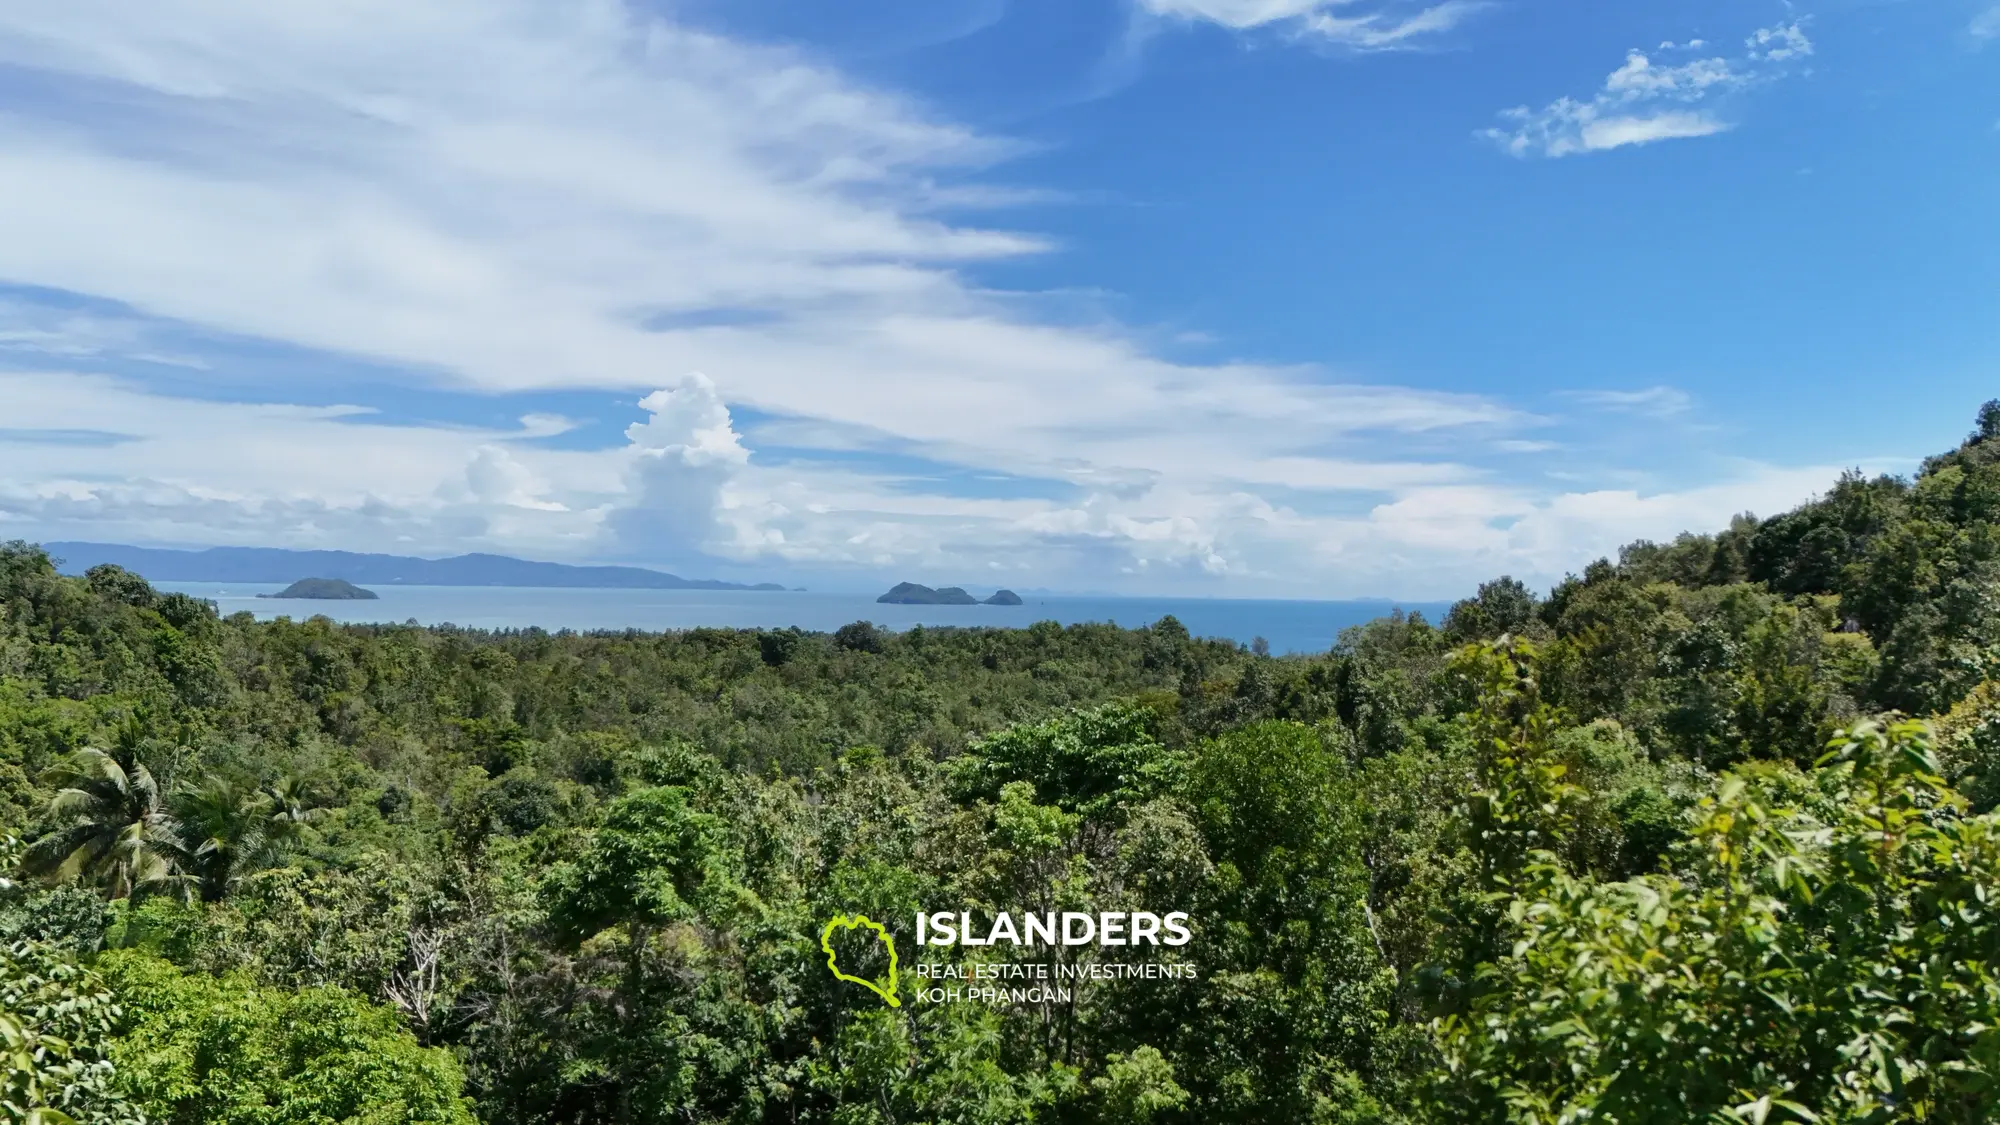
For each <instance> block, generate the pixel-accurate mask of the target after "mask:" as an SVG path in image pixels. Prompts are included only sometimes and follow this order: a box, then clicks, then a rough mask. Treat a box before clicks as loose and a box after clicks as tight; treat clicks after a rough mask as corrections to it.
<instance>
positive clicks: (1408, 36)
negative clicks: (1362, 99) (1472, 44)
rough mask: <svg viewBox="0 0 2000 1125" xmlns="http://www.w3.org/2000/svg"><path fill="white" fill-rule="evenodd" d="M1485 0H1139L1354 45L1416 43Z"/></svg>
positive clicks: (1236, 24) (1155, 9)
mask: <svg viewBox="0 0 2000 1125" xmlns="http://www.w3.org/2000/svg"><path fill="white" fill-rule="evenodd" d="M1489 6H1490V4H1489V3H1488V0H1444V2H1443V3H1418V4H1410V3H1396V2H1393V0H1390V2H1379V3H1368V2H1364V0H1139V7H1140V9H1141V10H1143V11H1147V12H1151V13H1153V14H1154V15H1159V16H1166V17H1171V18H1176V19H1184V20H1201V21H1205V22H1208V23H1214V24H1219V25H1221V26H1223V27H1227V28H1231V29H1233V30H1236V31H1248V30H1252V29H1255V28H1278V29H1282V30H1284V31H1288V32H1291V33H1294V34H1297V35H1299V36H1301V37H1305V38H1310V39H1313V40H1317V41H1320V42H1326V43H1333V44H1338V45H1341V46H1345V47H1350V48H1354V49H1358V50H1369V51H1381V50H1395V49H1402V48H1409V47H1414V46H1418V45H1420V44H1422V43H1423V42H1424V41H1426V40H1427V39H1430V38H1432V37H1435V36H1439V35H1442V34H1444V33H1446V32H1449V31H1451V30H1453V29H1455V28H1457V27H1458V26H1459V25H1460V24H1462V23H1464V22H1465V21H1466V20H1467V19H1468V18H1470V17H1471V16H1473V15H1474V14H1476V13H1477V12H1479V11H1480V10H1481V9H1483V8H1486V7H1489Z"/></svg>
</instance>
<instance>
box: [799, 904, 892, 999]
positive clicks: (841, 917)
mask: <svg viewBox="0 0 2000 1125" xmlns="http://www.w3.org/2000/svg"><path fill="white" fill-rule="evenodd" d="M862 926H866V927H868V928H869V929H871V930H874V931H875V934H876V936H877V937H879V938H881V939H882V944H884V945H886V946H888V947H889V987H888V988H887V989H886V990H885V989H883V988H882V986H881V985H879V984H876V983H875V982H874V981H872V980H869V979H867V978H865V977H856V976H849V975H848V974H846V973H843V972H841V971H840V966H839V965H838V964H836V963H835V960H834V952H833V931H835V930H853V929H859V928H860V927H862ZM819 947H820V948H821V949H823V950H825V951H826V967H827V968H828V969H830V970H832V972H833V975H834V976H835V977H837V978H838V979H840V980H844V981H852V982H853V983H855V984H858V985H860V986H861V987H863V988H865V989H867V990H868V991H870V992H872V993H874V994H875V995H877V996H880V997H881V998H882V1000H883V1002H884V1003H886V1004H888V1005H889V1006H890V1007H891V1008H900V1007H902V1006H903V1002H902V1001H901V1000H899V999H897V998H896V936H895V935H894V934H892V933H890V932H889V931H888V929H887V927H885V926H883V925H882V923H880V922H877V921H875V920H874V919H872V918H870V917H868V915H866V914H856V915H854V916H852V917H849V916H848V915H845V914H836V915H834V916H833V921H831V922H828V923H827V924H826V929H824V930H821V931H820V935H819Z"/></svg>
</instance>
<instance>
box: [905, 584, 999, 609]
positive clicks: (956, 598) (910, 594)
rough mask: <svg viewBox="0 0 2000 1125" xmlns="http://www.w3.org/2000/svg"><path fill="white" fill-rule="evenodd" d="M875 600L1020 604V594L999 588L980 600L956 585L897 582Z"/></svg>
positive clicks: (924, 602) (959, 603) (920, 602)
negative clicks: (942, 585)
mask: <svg viewBox="0 0 2000 1125" xmlns="http://www.w3.org/2000/svg"><path fill="white" fill-rule="evenodd" d="M875 600H876V601H877V602H880V603H883V604H885V605H1020V604H1021V595H1019V594H1017V593H1015V592H1014V591H1012V590H1001V591H999V592H998V593H995V594H994V595H993V596H992V597H990V598H987V599H986V600H985V601H983V602H982V601H980V600H979V599H978V598H975V597H973V596H972V595H971V594H968V593H966V592H965V591H964V590H962V589H960V588H959V587H957V586H946V587H944V588H943V589H940V590H933V589H931V588H930V587H929V586H919V585H917V584H916V583H915V582H898V583H896V587H895V589H893V590H890V591H889V592H888V593H886V594H883V595H882V596H881V597H879V598H876V599H875Z"/></svg>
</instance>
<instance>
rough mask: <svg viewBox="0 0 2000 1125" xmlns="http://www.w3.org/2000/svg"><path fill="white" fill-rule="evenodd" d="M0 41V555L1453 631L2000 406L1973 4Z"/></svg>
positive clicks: (1985, 78) (550, 5)
mask: <svg viewBox="0 0 2000 1125" xmlns="http://www.w3.org/2000/svg"><path fill="white" fill-rule="evenodd" d="M287 7H289V6H281V5H268V4H260V3H254V2H252V0H158V2H156V3H152V4H149V5H147V6H145V7H144V8H143V9H133V8H132V7H131V6H129V5H122V4H113V3H111V2H110V0H64V2H62V3H53V2H34V3H27V4H19V5H10V6H8V7H7V9H6V10H5V11H0V175H4V176H5V179H6V182H7V183H8V184H9V185H10V186H9V190H8V193H7V198H8V203H7V206H6V207H4V208H0V538H13V537H24V538H29V539H95V540H107V541H120V542H140V543H152V544H162V545H183V546H200V545H213V544H256V545H279V546H299V547H325V546H336V547H350V548H356V549H368V550H386V551H399V552H405V553H415V554H443V553H455V552H458V551H463V550H497V551H504V552H508V553H513V554H519V555H524V556H529V557H536V558H550V559H561V560H570V561H621V562H641V563H649V564H654V565H661V566H667V567H671V568H673V569H677V570H680V571H682V572H685V573H690V574H700V575H717V576H724V577H757V578H779V579H783V580H785V581H787V582H788V583H791V584H807V585H813V586H815V587H819V588H829V587H850V588H856V589H865V588H872V587H874V586H876V585H878V584H881V583H882V582H884V581H893V580H900V579H905V578H908V579H915V580H919V581H932V582H937V583H946V582H955V583H964V584H968V585H981V584H983V585H988V586H998V585H1018V586H1024V587H1053V588H1059V589H1074V590H1129V591H1132V592H1146V593H1177V594H1219V595H1239V596H1251V595H1275V596H1321V597H1344V596H1366V595H1389V596H1398V597H1405V598H1434V597H1450V596H1456V595H1458V594H1461V593H1463V592H1465V591H1467V590H1469V589H1470V587H1471V586H1472V585H1473V584H1474V583H1476V582H1477V581H1478V580H1480V579H1482V578H1485V577H1490V576H1493V575H1496V574H1499V573H1503V572H1505V573H1513V574H1516V575H1519V576H1522V577H1525V578H1529V579H1531V580H1533V581H1536V582H1541V583H1546V582H1549V581H1552V580H1554V579H1555V578H1558V577H1560V576H1561V575H1562V574H1563V573H1565V572H1568V571H1573V570H1577V569H1580V568H1581V567H1582V565H1583V564H1584V563H1586V562H1587V561H1589V559H1591V558H1593V557H1596V556H1597V555H1600V554H1603V553H1606V552H1608V551H1612V550H1615V548H1616V547H1617V545H1618V544H1620V543H1622V542H1625V541H1628V540H1630V539H1632V538H1635V537H1640V536H1650V537H1664V536H1670V535H1672V534H1673V533H1675V532H1676V531H1679V530H1682V529H1684V528H1695V529H1710V528H1713V527H1716V526H1720V525H1721V524H1723V523H1725V522H1726V521H1727V519H1728V517H1729V515H1730V514H1731V513H1733V512H1736V511H1742V510H1752V511H1758V512H1767V513H1768V512H1772V511H1776V510H1779V509H1782V508H1784V507H1787V506H1789V505H1791V504H1793V503H1796V502H1797V501H1799V500H1801V499H1804V498H1806V497H1807V496H1810V495H1811V494H1812V493H1813V492H1815V491H1816V490H1818V489H1820V488H1822V487H1824V486H1825V484H1826V483H1828V482H1829V481H1830V480H1831V479H1832V476H1833V474H1835V473H1836V472H1838V471H1839V469H1840V468H1841V467H1843V466H1848V465H1860V466H1863V467H1865V468H1868V469H1870V470H1886V471H1904V470H1907V469H1908V468H1910V467H1911V466H1912V465H1913V464H1914V462H1915V460H1916V459H1917V458H1919V457H1921V456H1922V455H1924V454H1925V453H1928V452H1932V451H1935V450H1936V449H1939V448H1942V447H1945V446H1947V445H1949V444H1951V443H1952V442H1954V441H1955V440H1956V439H1957V438H1958V437H1959V436H1960V435H1961V434H1962V433H1963V431H1964V430H1965V429H1966V428H1967V427H1968V426H1969V425H1970V422H1971V417H1972V413H1973V411H1974V409H1975V408H1976V407H1977V405H1978V403H1979V402H1980V401H1982V400H1984V399H1986V398H1989V397H1995V396H1996V395H2000V381H1996V379H1995V377H1994V372H1995V371H1996V363H1995V359H1996V355H1997V354H2000V316H1997V315H1995V312H1996V310H1995V309H1994V307H1993V306H1994V304H1995V300H1996V295H1997V294H2000V218H1996V208H1995V207H1994V205H1993V198H1994V190H1993V189H1994V186H1995V185H1996V183H2000V175H1996V173H2000V81H1996V78H2000V6H1997V5H1995V4H1994V3H1992V2H1991V0H1901V2H1888V3H1857V2H1842V3H1825V4H1785V3H1768V4H1766V3H1762V2H1758V0H1750V2H1745V0H1736V2H1734V3H1730V4H1722V3H1705V2H1680V3H1671V4H1669V3H1652V2H1636V3H1619V4H1604V3H1601V2H1586V0H1541V2H1536V3H1528V2H1526V0H1495V2H1491V3H1468V2H1443V3H1424V2H1418V3H1402V2H1400V0H923V2H919V0H849V2H848V3H845V4H841V5H827V4H809V3H803V2H800V0H686V2H682V3H675V4H664V3H639V2H637V0H634V2H629V3H618V2H611V0H582V2H578V0H563V2H556V0H434V2H432V3H427V4H424V5H408V4H403V3H398V2H393V0H340V2H329V3H326V4H322V5H316V6H313V8H312V9H311V11H310V12H303V11H297V10H292V11H287V10H285V9H286V8H287Z"/></svg>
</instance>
